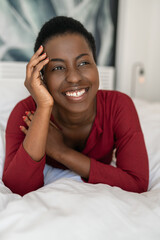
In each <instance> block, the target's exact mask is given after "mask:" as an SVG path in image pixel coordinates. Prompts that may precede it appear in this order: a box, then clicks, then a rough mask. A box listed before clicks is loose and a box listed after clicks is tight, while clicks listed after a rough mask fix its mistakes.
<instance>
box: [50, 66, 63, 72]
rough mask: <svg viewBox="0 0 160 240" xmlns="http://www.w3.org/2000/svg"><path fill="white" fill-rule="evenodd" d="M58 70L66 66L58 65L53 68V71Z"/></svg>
mask: <svg viewBox="0 0 160 240" xmlns="http://www.w3.org/2000/svg"><path fill="white" fill-rule="evenodd" d="M58 70H64V67H62V66H57V67H54V68H53V69H52V71H58Z"/></svg>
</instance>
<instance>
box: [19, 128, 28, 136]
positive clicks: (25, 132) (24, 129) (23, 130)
mask: <svg viewBox="0 0 160 240" xmlns="http://www.w3.org/2000/svg"><path fill="white" fill-rule="evenodd" d="M19 128H20V130H21V131H22V132H23V133H24V134H25V135H26V134H27V131H28V130H27V129H26V128H25V127H24V126H19Z"/></svg>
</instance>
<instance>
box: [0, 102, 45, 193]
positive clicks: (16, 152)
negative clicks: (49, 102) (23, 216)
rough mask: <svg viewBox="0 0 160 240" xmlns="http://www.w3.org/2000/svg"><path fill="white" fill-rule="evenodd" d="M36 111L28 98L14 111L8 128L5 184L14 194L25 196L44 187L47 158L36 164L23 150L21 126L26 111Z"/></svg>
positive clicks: (4, 173) (4, 172)
mask: <svg viewBox="0 0 160 240" xmlns="http://www.w3.org/2000/svg"><path fill="white" fill-rule="evenodd" d="M32 110H33V111H35V106H34V104H33V100H31V99H30V98H27V100H23V101H21V102H20V103H18V104H17V105H16V107H15V108H14V109H13V111H12V113H11V115H10V117H9V120H8V123H7V128H6V158H5V164H4V171H3V178H2V180H3V182H4V184H5V185H6V186H7V187H8V188H10V189H11V191H12V192H14V193H18V194H20V195H24V194H26V193H28V192H31V191H34V190H36V189H38V188H40V187H42V186H43V181H44V180H43V169H44V166H45V156H44V157H43V159H42V160H41V161H40V162H35V161H34V160H32V158H31V157H30V156H29V155H28V153H27V152H26V151H25V149H24V148H23V145H22V143H23V140H24V137H25V135H24V133H23V132H21V131H20V128H19V126H21V125H24V122H23V119H22V116H24V115H25V111H32Z"/></svg>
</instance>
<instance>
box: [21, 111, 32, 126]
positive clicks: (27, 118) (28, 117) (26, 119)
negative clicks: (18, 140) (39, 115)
mask: <svg viewBox="0 0 160 240" xmlns="http://www.w3.org/2000/svg"><path fill="white" fill-rule="evenodd" d="M25 114H26V115H25V116H23V117H22V118H23V121H24V122H25V123H26V124H27V126H28V127H29V126H30V124H31V121H32V119H33V112H30V111H26V112H25Z"/></svg>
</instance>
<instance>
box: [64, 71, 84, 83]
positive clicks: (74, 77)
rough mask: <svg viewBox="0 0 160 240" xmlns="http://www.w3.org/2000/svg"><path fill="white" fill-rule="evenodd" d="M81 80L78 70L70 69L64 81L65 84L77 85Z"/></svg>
mask: <svg viewBox="0 0 160 240" xmlns="http://www.w3.org/2000/svg"><path fill="white" fill-rule="evenodd" d="M80 80H81V74H80V72H79V71H78V69H73V68H72V69H70V70H69V71H68V73H67V77H66V81H67V82H72V83H77V82H79V81H80Z"/></svg>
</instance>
